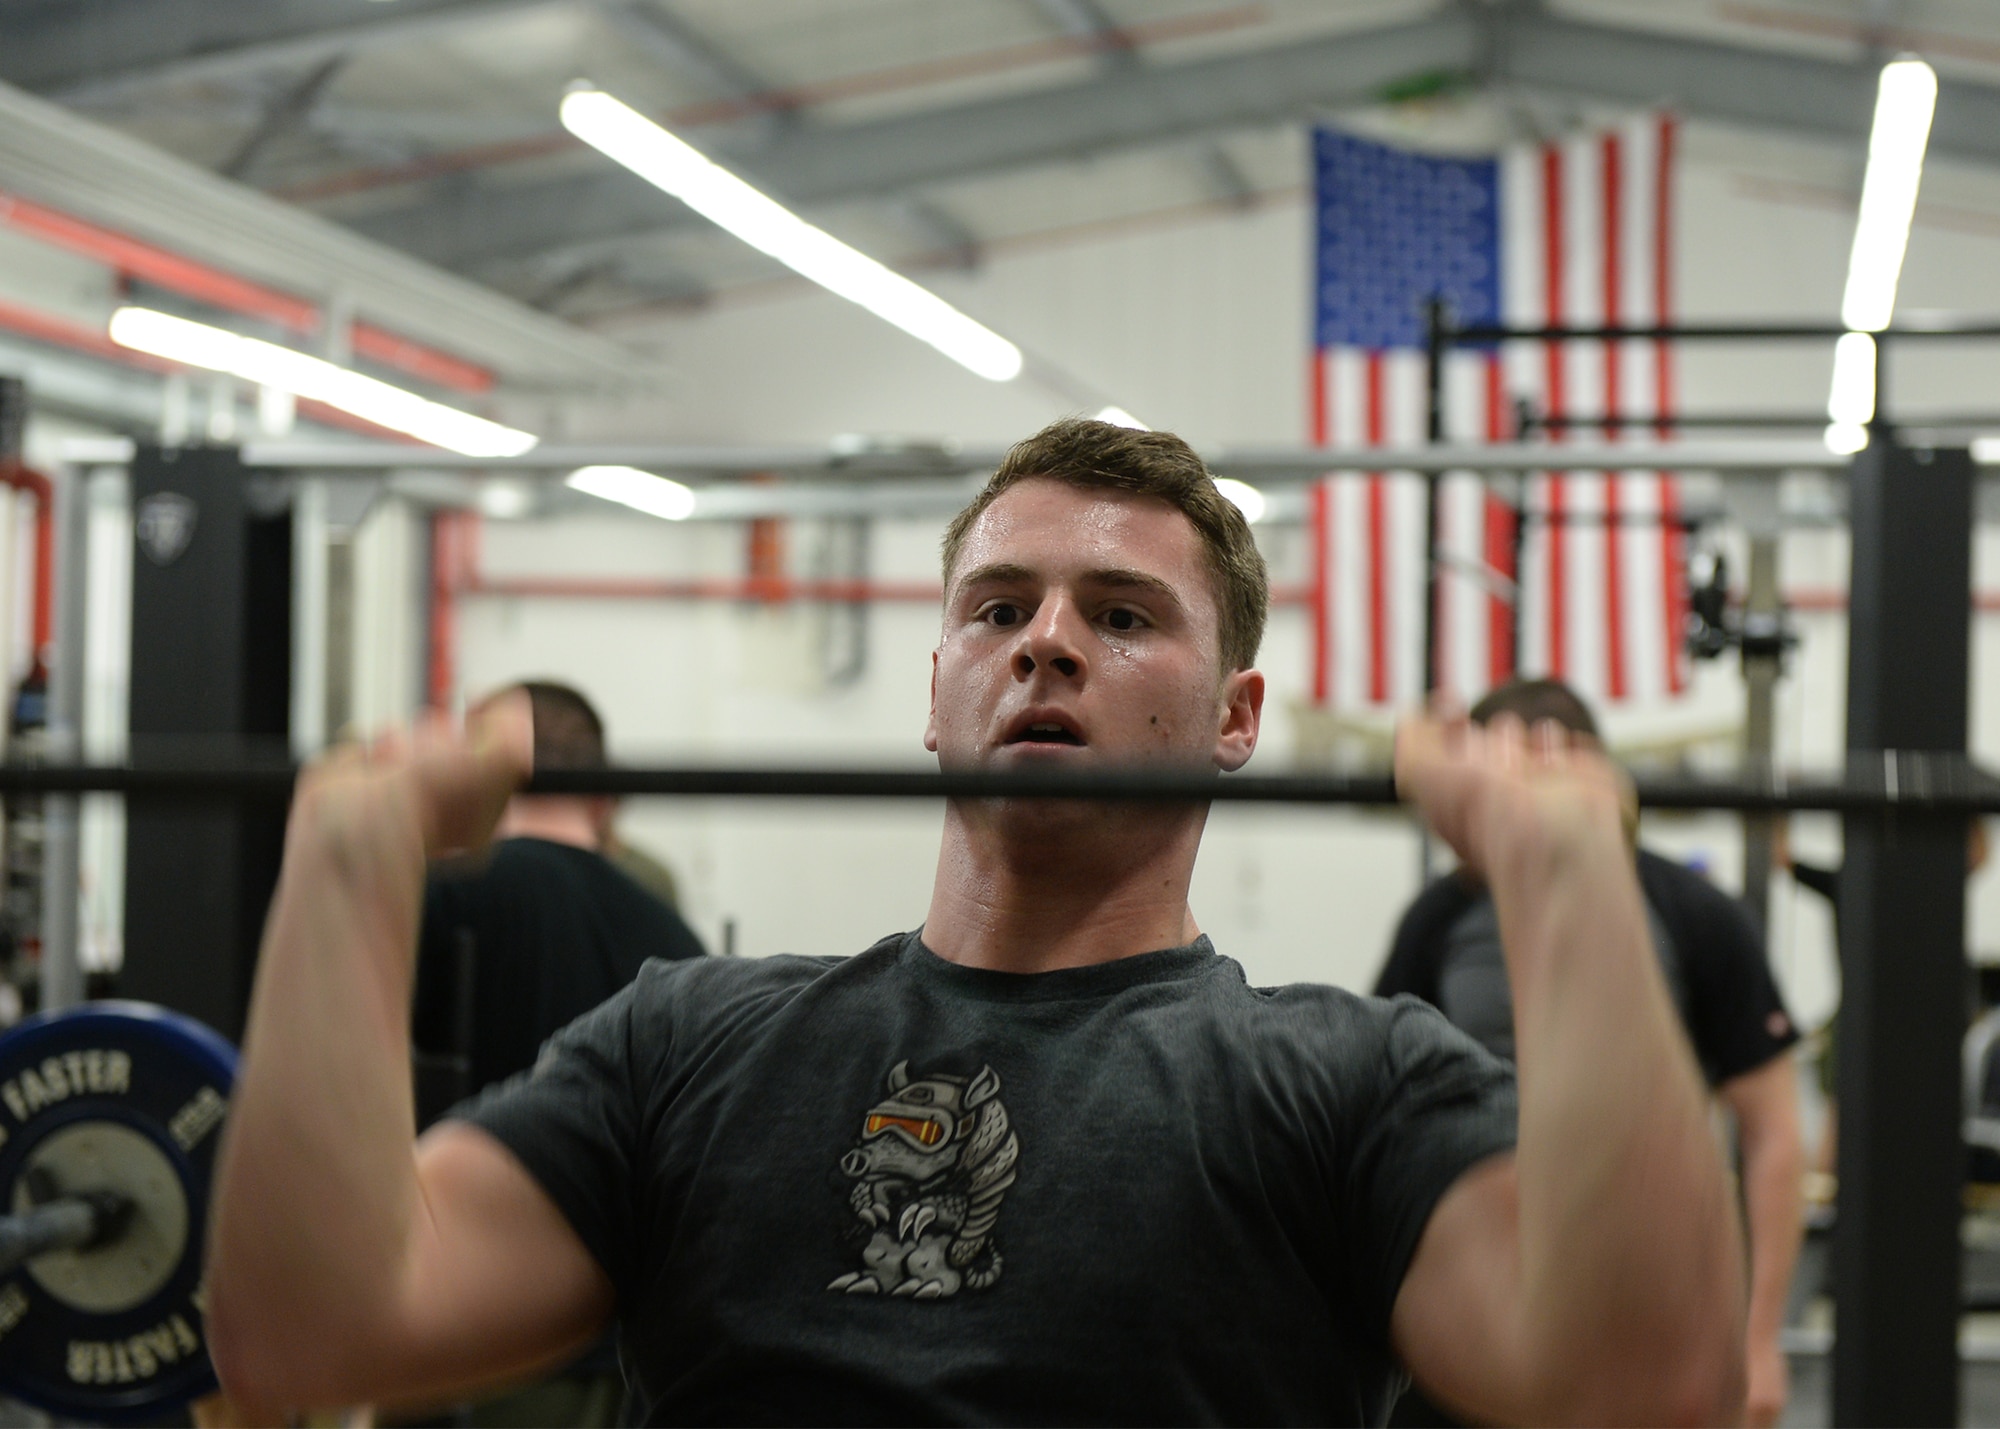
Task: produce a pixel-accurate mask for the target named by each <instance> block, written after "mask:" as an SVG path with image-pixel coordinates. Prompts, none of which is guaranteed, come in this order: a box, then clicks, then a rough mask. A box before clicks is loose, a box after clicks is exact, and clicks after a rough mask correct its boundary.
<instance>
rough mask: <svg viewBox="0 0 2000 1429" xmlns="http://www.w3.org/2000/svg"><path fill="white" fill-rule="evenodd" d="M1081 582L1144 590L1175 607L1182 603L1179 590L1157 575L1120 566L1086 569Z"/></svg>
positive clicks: (1113, 587)
mask: <svg viewBox="0 0 2000 1429" xmlns="http://www.w3.org/2000/svg"><path fill="white" fill-rule="evenodd" d="M1083 584H1085V585H1095V586H1107V587H1109V588H1110V589H1112V590H1140V591H1144V592H1145V593H1146V594H1147V595H1150V596H1155V597H1157V598H1159V599H1161V600H1164V601H1167V602H1169V603H1170V604H1172V605H1173V606H1174V607H1175V608H1176V609H1178V608H1180V606H1181V604H1182V602H1181V597H1180V592H1179V591H1176V590H1175V589H1174V588H1173V587H1172V586H1171V585H1169V584H1167V582H1165V581H1163V580H1161V579H1160V578H1159V577H1158V576H1155V575H1148V574H1147V573H1146V572H1145V571H1134V570H1127V569H1125V568H1124V567H1122V566H1113V567H1110V568H1108V569H1105V570H1101V571H1086V572H1084V576H1083Z"/></svg>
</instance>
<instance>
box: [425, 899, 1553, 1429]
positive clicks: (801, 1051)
mask: <svg viewBox="0 0 2000 1429" xmlns="http://www.w3.org/2000/svg"><path fill="white" fill-rule="evenodd" d="M462 1115H465V1116H466V1117H468V1118H469V1119H470V1120H472V1121H473V1122H475V1123H477V1124H478V1125H480V1126H482V1127H484V1128H485V1129H486V1130H488V1131H489V1132H491V1133H492V1134H493V1135H495V1136H497V1137H498V1138H499V1139H500V1140H501V1141H502V1142H503V1143H504V1144H505V1145H507V1146H508V1147H509V1148H511V1149H512V1150H513V1152H514V1153H515V1154H516V1155H517V1156H518V1157H519V1158H520V1159H521V1161H522V1162H523V1163H524V1164H525V1165H526V1166H527V1168H528V1170H529V1171H530V1173H531V1174H532V1175H534V1176H535V1178H536V1179H537V1180H538V1181H539V1182H540V1183H541V1184H542V1185H543V1186H544V1187H545V1188H546V1189H547V1191H548V1192H549V1194H550V1195H551V1196H552V1197H553V1198H554V1200H555V1202H556V1204H557V1205H558V1206H559V1207H560V1208H561V1209H562V1211H563V1213H564V1214H565V1215H566V1216H567V1217H568V1219H569V1221H570V1223H571V1225H572V1226H573V1227H574V1228H575V1229H576V1232H577V1234H578V1236H579V1237H580V1238H581V1239H582V1241H583V1243H584V1244H585V1245H586V1246H587V1247H588V1248H589V1250H590V1251H591V1253H592V1254H593V1255H594V1256H595V1257H596V1258H597V1260H598V1261H599V1263H600V1264H601V1265H602V1266H603V1267H604V1270H605V1272H606V1274H607V1275H608V1276H609V1277H610V1279H611V1281H612V1283H613V1285H614V1286H615V1288H616V1291H617V1297H618V1317H619V1321H620V1326H621V1329H622V1333H623V1355H624V1360H625V1364H626V1367H627V1373H628V1374H629V1375H630V1376H631V1377H632V1378H633V1381H634V1385H635V1388H636V1389H637V1391H638V1393H639V1397H640V1401H641V1403H642V1405H643V1406H645V1412H646V1414H647V1416H648V1421H647V1422H651V1423H718V1424H719V1423H737V1424H746V1423H783V1422H815V1423H864V1422H865V1423H871V1424H902V1423H912V1424H914V1423H1083V1422H1103V1423H1201V1422H1206V1423H1258V1424H1276V1423H1306V1422H1311V1423H1351V1424H1359V1423H1378V1422H1380V1421H1381V1420H1382V1418H1383V1417H1384V1416H1385V1415H1386V1414H1387V1411H1388V1407H1389V1403H1390V1399H1391V1397H1392V1395H1393V1393H1394V1391H1395V1389H1396V1388H1397V1387H1398V1385H1399V1382H1400V1372H1399V1371H1398V1369H1397V1366H1396V1364H1395V1361H1394V1358H1393V1356H1392V1354H1391V1351H1390V1348H1389V1343H1388V1322H1389V1313H1390V1310H1391V1307H1392V1306H1393V1304H1394V1302H1395V1298H1396V1293H1397V1290H1398V1289H1399V1287H1400V1286H1401V1283H1402V1278H1403V1273H1404V1270H1405V1269H1406V1268H1407V1266H1408V1264H1409V1260H1410V1256H1411V1255H1412V1253H1413V1252H1414V1250H1415V1247H1416V1243H1417V1239H1418V1236H1419V1235H1420V1234H1421V1232H1422V1230H1423V1227H1424V1224H1425V1222H1426V1220H1427V1219H1428V1218H1429V1216H1430V1213H1431V1210H1432V1208H1433V1207H1434V1206H1435V1205H1436V1203H1437V1200H1438V1198H1439V1197H1440V1196H1441V1195H1442V1194H1443V1193H1444V1191H1445V1190H1446V1189H1447V1188H1448V1187H1449V1186H1450V1185H1451V1183H1452V1182H1453V1181H1454V1180H1456V1179H1457V1178H1458V1177H1459V1176H1460V1175H1461V1174H1462V1173H1463V1172H1464V1171H1465V1170H1466V1169H1467V1168H1469V1167H1470V1166H1471V1165H1472V1164H1473V1163H1475V1162H1477V1161H1480V1160H1482V1159H1484V1158H1485V1157H1488V1156H1490V1155H1492V1154H1494V1153H1496V1152H1499V1151H1503V1150H1506V1149H1508V1148H1509V1147H1511V1146H1512V1145H1513V1141H1514V1127H1515V1098H1514V1086H1513V1080H1512V1076H1511V1073H1510V1072H1509V1070H1508V1069H1507V1067H1506V1066H1505V1065H1504V1064H1502V1063H1500V1062H1499V1061H1497V1060H1496V1059H1494V1058H1492V1057H1490V1056H1489V1055H1487V1054H1486V1053H1485V1052H1483V1051H1482V1050H1481V1049H1480V1048H1478V1047H1477V1046H1476V1045H1475V1044H1474V1043H1473V1042H1472V1041H1471V1040H1470V1039H1469V1038H1467V1037H1465V1036H1464V1035H1463V1034H1462V1033H1459V1032H1458V1031H1456V1030H1455V1029H1453V1028H1452V1027H1451V1026H1450V1025H1449V1024H1448V1023H1446V1022H1445V1020H1444V1019H1443V1018H1442V1017H1440V1016H1439V1015H1438V1014H1437V1013H1436V1012H1435V1011H1433V1010H1432V1009H1430V1008H1428V1007H1425V1006H1423V1005H1421V1004H1420V1003H1418V1002H1416V1001H1415V1000H1414V999H1408V998H1405V999H1400V1000H1398V1001H1396V1002H1382V1001H1378V1000H1375V999H1372V998H1365V997H1357V996H1354V995H1352V994H1349V993H1346V992H1342V991H1340V990H1338V989H1335V988H1332V987H1323V986H1294V987H1283V988H1272V989H1259V988H1252V987H1250V986H1248V985H1247V984H1246V982H1245V980H1244V977H1243V973H1242V969H1241V968H1239V967H1238V966H1237V965H1236V964H1235V963H1234V962H1232V961H1230V960H1229V959H1226V958H1223V957H1219V956H1217V954H1216V953H1215V951H1214V950H1213V949H1212V948H1211V947H1210V946H1209V944H1208V940H1207V939H1205V938H1204V939H1201V940H1199V941H1197V942H1195V943H1193V944H1191V945H1189V946H1187V947H1183V948H1173V949H1168V950H1166V951H1163V952H1156V953H1147V954H1144V955H1141V956H1138V957H1131V958H1124V959H1120V960H1118V961H1115V962H1109V963H1104V964H1100V965H1098V966H1094V967H1087V968H1076V969H1067V970H1063V971H1058V972H1049V973H1040V974H1032V975H1023V974H1008V973H997V972H990V971H984V970H980V969H972V968H964V967H959V966H957V965H956V964H952V963H948V962H946V961H944V960H943V959H941V958H939V957H938V956H937V955H936V954H934V953H932V952H931V951H930V950H929V949H928V948H926V947H925V946H924V945H923V943H922V941H921V940H920V938H919V936H918V935H917V934H915V933H908V934H899V935H897V936H895V937H891V938H887V939H884V940H883V941H882V942H880V943H878V944H877V945H876V946H875V947H873V948H871V949H869V950H868V951H867V952H866V953H863V954H861V955H860V956H858V957H854V958H847V959H821V958H791V957H786V958H770V959H762V960H745V961H737V960H725V959H700V960H693V961H688V962H683V963H658V962H656V963H650V964H648V965H647V967H646V968H645V970H644V971H643V972H642V973H641V974H640V977H639V979H638V981H637V982H636V983H635V984H634V985H633V986H632V987H631V988H629V989H627V990H626V991H625V992H623V993H621V994H620V995H619V996H617V997H616V998H614V999H613V1000H612V1001H610V1002H608V1003H606V1004H605V1005H604V1006H603V1007H602V1008H600V1009H599V1010H598V1011H596V1012H593V1013H591V1014H589V1015H587V1016H586V1017H584V1018H582V1019H581V1020H579V1021H578V1022H576V1023H575V1024H573V1025H572V1026H571V1027H570V1028H569V1029H568V1030H566V1031H564V1032H563V1033H561V1034H559V1035H558V1036H557V1037H555V1038H554V1039H553V1040H552V1041H551V1042H550V1043H549V1045H548V1047H547V1049H545V1051H544V1053H543V1055H542V1058H541V1061H540V1062H539V1063H538V1065H537V1066H536V1068H535V1070H534V1072H533V1073H531V1074H529V1075H527V1076H524V1077H522V1078H519V1079H517V1080H515V1081H513V1082H511V1083H508V1084H507V1085H505V1086H504V1087H502V1088H499V1089H496V1090H495V1091H493V1092H491V1093H489V1094H488V1095H487V1096H486V1097H484V1098H483V1099H481V1100H480V1101H478V1102H476V1103H474V1104H473V1105H472V1106H471V1107H470V1108H469V1109H467V1110H466V1111H464V1112H463V1113H462Z"/></svg>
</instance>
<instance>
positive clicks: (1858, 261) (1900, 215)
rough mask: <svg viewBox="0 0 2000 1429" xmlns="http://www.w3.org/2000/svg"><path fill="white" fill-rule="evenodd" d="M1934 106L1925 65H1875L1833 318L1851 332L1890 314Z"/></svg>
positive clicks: (1870, 328) (1876, 328)
mask: <svg viewBox="0 0 2000 1429" xmlns="http://www.w3.org/2000/svg"><path fill="white" fill-rule="evenodd" d="M1936 109H1937V75H1936V73H1935V72H1933V71H1932V69H1931V67H1930V66H1929V65H1927V64H1925V63H1924V62H1923V61H1922V60H1919V59H1900V60H1891V61H1890V62H1889V63H1888V64H1886V65H1884V66H1882V77H1881V80H1880V81H1879V83H1878V84H1877V87H1876V91H1875V122H1874V125H1873V127H1872V128H1871V129H1870V130H1869V133H1868V171H1867V174H1866V175H1865V176H1864V177H1863V179H1862V181H1861V209H1860V213H1859V215H1858V217H1857V218H1856V220H1855V224H1854V246H1853V248H1852V249H1851V250H1849V253H1848V257H1847V289H1846V292H1845V293H1844V294H1843V295H1842V297H1841V300H1840V320H1841V321H1842V322H1844V323H1846V324H1847V326H1849V327H1850V328H1854V329H1855V330H1857V331H1860V332H1880V331H1881V330H1882V329H1883V328H1885V327H1887V326H1888V325H1889V318H1890V316H1891V314H1893V313H1894V311H1895V307H1896V284H1897V282H1898V280H1900V278H1901V277H1902V273H1903V254H1904V251H1905V250H1906V249H1907V248H1908V247H1909V242H1910V220H1911V218H1912V217H1914V216H1915V214H1916V211H1917V186H1918V185H1919V184H1920V183H1921V182H1922V180H1923V176H1924V149H1925V148H1926V146H1928V144H1929V143H1930V134H1931V116H1932V114H1933V113H1935V112H1936Z"/></svg>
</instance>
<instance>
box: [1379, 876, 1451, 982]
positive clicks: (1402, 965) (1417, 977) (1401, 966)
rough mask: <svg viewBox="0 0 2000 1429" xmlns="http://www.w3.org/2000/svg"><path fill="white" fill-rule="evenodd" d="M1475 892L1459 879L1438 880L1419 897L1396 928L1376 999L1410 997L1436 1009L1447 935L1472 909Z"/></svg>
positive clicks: (1380, 976)
mask: <svg viewBox="0 0 2000 1429" xmlns="http://www.w3.org/2000/svg"><path fill="white" fill-rule="evenodd" d="M1472 899H1473V894H1472V890H1471V889H1470V888H1469V887H1468V886H1467V885H1466V883H1465V881H1464V880H1463V879H1461V878H1459V877H1458V876H1457V875H1455V874H1452V875H1447V876H1446V877H1444V878H1440V879H1438V880H1437V881H1436V882H1434V883H1432V884H1431V886H1430V887H1428V888H1426V889H1425V890H1424V891H1423V892H1422V893H1419V894H1418V895H1417V897H1416V901H1415V902H1413V903H1411V904H1410V906H1409V908H1408V909H1406V910H1405V911H1404V913H1403V919H1402V921H1401V922H1400V923H1398V924H1397V925H1396V937H1395V940H1394V941H1393V942H1391V943H1390V945H1389V957H1388V960H1387V961H1386V962H1384V963H1383V964H1382V971H1381V972H1380V973H1379V974H1377V975H1376V978H1375V995H1376V996H1377V997H1395V996H1397V995H1399V994H1401V993H1409V994H1410V995H1411V996H1413V997H1420V998H1422V999H1423V1000H1424V1001H1425V1002H1428V1003H1430V1004H1431V1005H1432V1006H1433V1007H1435V1006H1437V1005H1438V997H1439V992H1438V971H1439V968H1440V967H1441V966H1442V964H1443V961H1444V948H1445V934H1446V933H1447V932H1449V931H1450V929H1451V925H1452V923H1453V922H1455V921H1456V920H1457V918H1458V916H1459V915H1460V914H1461V913H1463V912H1464V911H1465V910H1466V909H1467V908H1468V907H1469V906H1471V903H1472Z"/></svg>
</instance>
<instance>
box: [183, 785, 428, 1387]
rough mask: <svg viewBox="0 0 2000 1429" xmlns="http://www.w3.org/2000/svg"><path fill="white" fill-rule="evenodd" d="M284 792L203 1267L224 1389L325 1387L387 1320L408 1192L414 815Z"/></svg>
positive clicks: (419, 882) (404, 808) (397, 806)
mask: <svg viewBox="0 0 2000 1429" xmlns="http://www.w3.org/2000/svg"><path fill="white" fill-rule="evenodd" d="M374 794H375V796H374V797H372V798H369V799H366V800H360V801H357V800H317V799H315V797H314V795H313V793H312V792H311V791H310V790H308V791H306V792H304V793H303V794H302V795H301V799H300V804H299V807H298V808H297V810H295V813H294V817H293V820H292V826H291V829H290V831H289V834H288V838H287V849H286V857H285V866H284V871H283V873H282V875H281V876H280V879H279V884H278V892H277V897H276V900H275V902H274V905H273V908H272V912H271V916H270V921H269V924H268V927H267V929H266V932H265V937H264V944H263V950H262V955H261V962H260V964H259V968H258V974H257V984H256V989H255V992H254V994H253V997H252V1005H251V1013H250V1030H249V1033H248V1035H247V1037H246V1039H245V1044H244V1054H243V1067H242V1075H241V1078H240V1081H239V1084H238V1091H237V1094H236V1100H235V1106H234V1108H233V1110H232V1113H231V1119H230V1127H229V1133H228V1138H227V1141H226V1144H225V1146H224V1148H223V1153H222V1160H221V1166H220V1169H219V1172H218V1178H217V1188H216V1218H215V1233H214V1241H213V1249H212V1251H211V1257H210V1266H209V1280H208V1283H209V1294H210V1305H211V1309H210V1325H211V1335H212V1338H213V1340H214V1344H215V1350H216V1358H217V1362H218V1366H219V1368H220V1370H221V1372H222V1374H223V1377H224V1382H225V1384H228V1385H229V1386H230V1388H231V1389H232V1390H233V1391H234V1392H235V1393H236V1394H237V1395H238V1397H239V1398H241V1399H244V1400H246V1401H247V1402H249V1403H252V1404H256V1405H259V1406H261V1407H264V1408H276V1407H282V1406H286V1405H290V1404H295V1403H299V1402H303V1401H309V1400H313V1399H317V1398H320V1397H321V1396H322V1393H330V1394H333V1395H335V1396H336V1397H338V1394H339V1390H338V1385H339V1384H340V1382H342V1381H343V1380H344V1379H346V1378H348V1377H350V1376H351V1374H352V1372H353V1371H352V1368H351V1365H350V1361H351V1360H352V1359H353V1358H354V1357H357V1356H362V1355H365V1354H366V1351H367V1346H368V1345H369V1344H370V1343H371V1341H372V1340H374V1339H375V1338H376V1337H378V1336H379V1335H381V1334H382V1333H383V1332H384V1331H385V1330H386V1329H388V1327H389V1326H391V1324H392V1323H393V1317H392V1315H391V1314H390V1313H389V1310H390V1308H391V1307H392V1305H393V1303H394V1301H395V1298H396V1296H397V1294H398V1292H399V1289H400V1288H401V1286H402V1282H403V1280H404V1278H405V1277H404V1275H403V1271H404V1268H405V1266H406V1264H407V1252H408V1247H409V1244H410V1239H411V1231H412V1226H413V1222H414V1220H415V1217H416V1216H417V1214H418V1213H419V1209H420V1204H421V1203H420V1199H419V1196H418V1191H417V1182H416V1173H415V1168H414V1162H413V1158H412V1155H411V1137H412V1132H413V1122H414V1114H413V1111H412V1095H411V1088H410V1071H409V1035H408V1016H409V1013H408V1006H409V991H410V979H411V968H412V964H413V961H414V951H415V942H416V927H417V919H418V916H419V911H420V908H421V900H422V896H423V881H424V867H425V859H424V837H423V831H422V828H421V824H420V820H419V819H418V817H417V815H416V814H415V812H414V810H413V809H412V808H411V807H410V805H409V804H408V802H407V801H406V800H399V799H397V798H396V797H395V791H394V790H393V789H380V788H378V789H377V790H376V791H374Z"/></svg>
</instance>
